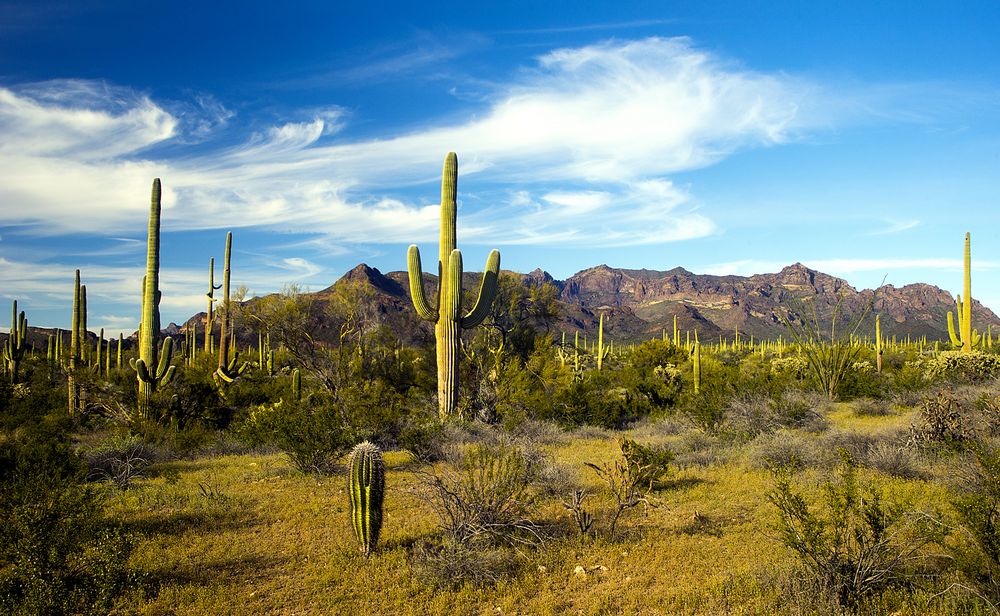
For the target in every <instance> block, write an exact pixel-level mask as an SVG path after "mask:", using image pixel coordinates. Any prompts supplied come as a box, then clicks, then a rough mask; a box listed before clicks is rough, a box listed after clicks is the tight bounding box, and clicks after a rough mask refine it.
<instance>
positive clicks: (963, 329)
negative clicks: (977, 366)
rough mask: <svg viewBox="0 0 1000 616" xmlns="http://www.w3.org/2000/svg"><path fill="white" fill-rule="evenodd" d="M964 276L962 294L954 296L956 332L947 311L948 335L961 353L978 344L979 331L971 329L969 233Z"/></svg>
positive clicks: (952, 320) (966, 236)
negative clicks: (960, 348) (963, 298)
mask: <svg viewBox="0 0 1000 616" xmlns="http://www.w3.org/2000/svg"><path fill="white" fill-rule="evenodd" d="M963 261H964V269H965V276H964V279H963V283H964V284H963V285H962V294H963V295H964V296H965V300H964V301H963V300H962V295H958V296H956V297H955V308H956V310H955V314H956V315H957V317H956V318H957V319H958V334H956V333H955V321H954V319H952V316H951V311H950V310H949V311H948V337H949V338H951V343H952V344H953V345H954V346H961V347H962V352H963V353H968V352H970V351H972V347H975V346H979V342H980V338H979V332H978V331H976V330H974V329H972V250H971V240H970V237H969V234H968V233H966V234H965V254H964V259H963Z"/></svg>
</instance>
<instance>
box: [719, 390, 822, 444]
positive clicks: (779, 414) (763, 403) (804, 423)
mask: <svg viewBox="0 0 1000 616" xmlns="http://www.w3.org/2000/svg"><path fill="white" fill-rule="evenodd" d="M725 415H726V424H725V430H726V432H727V433H729V434H732V435H734V436H736V437H737V438H739V439H743V440H751V439H753V438H755V437H756V436H758V435H759V434H764V433H770V432H774V431H775V430H777V429H779V428H804V429H808V430H809V431H812V432H820V431H822V430H824V429H826V427H827V426H828V424H829V422H828V421H827V420H826V418H824V417H823V416H822V415H821V414H819V413H818V412H816V411H815V410H814V409H813V406H812V402H811V401H810V400H809V399H808V398H806V397H804V396H801V395H798V394H796V393H792V392H785V393H784V394H782V395H779V396H778V397H775V398H771V397H768V396H741V397H734V398H731V399H730V400H729V401H728V403H727V406H726V413H725Z"/></svg>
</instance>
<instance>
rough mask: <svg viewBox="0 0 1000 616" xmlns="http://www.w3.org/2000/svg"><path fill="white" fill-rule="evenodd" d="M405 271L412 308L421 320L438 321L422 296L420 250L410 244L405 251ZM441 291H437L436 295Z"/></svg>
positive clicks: (425, 298)
mask: <svg viewBox="0 0 1000 616" xmlns="http://www.w3.org/2000/svg"><path fill="white" fill-rule="evenodd" d="M406 269H407V273H408V274H409V278H410V296H411V297H412V298H413V308H414V309H416V311H417V314H418V315H420V318H421V319H424V320H427V321H431V322H432V323H433V322H435V321H437V320H438V311H437V310H436V309H434V308H431V306H430V304H428V303H427V297H426V295H425V294H424V279H423V269H422V267H421V263H420V249H419V248H417V245H416V244H412V245H411V246H410V248H409V249H408V250H407V251H406ZM438 278H439V279H440V268H439V271H438ZM440 293H441V291H440V289H438V294H439V295H440Z"/></svg>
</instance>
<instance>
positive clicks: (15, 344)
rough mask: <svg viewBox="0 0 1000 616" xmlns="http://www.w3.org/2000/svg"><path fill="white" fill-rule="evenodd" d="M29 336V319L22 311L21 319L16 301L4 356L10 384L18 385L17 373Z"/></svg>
mask: <svg viewBox="0 0 1000 616" xmlns="http://www.w3.org/2000/svg"><path fill="white" fill-rule="evenodd" d="M27 334H28V319H26V318H25V316H24V311H23V310H22V311H21V317H20V318H18V316H17V300H14V307H13V308H12V309H11V312H10V333H9V334H8V335H7V343H6V344H4V347H3V356H4V359H6V360H7V371H8V372H10V382H11V384H13V385H17V371H18V369H19V368H20V366H21V360H22V359H24V349H25V348H26V347H25V345H24V338H25V336H27Z"/></svg>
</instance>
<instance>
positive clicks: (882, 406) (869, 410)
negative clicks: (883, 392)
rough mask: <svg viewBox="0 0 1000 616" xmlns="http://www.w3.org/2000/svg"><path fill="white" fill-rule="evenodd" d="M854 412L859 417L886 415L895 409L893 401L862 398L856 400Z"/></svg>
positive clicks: (892, 412)
mask: <svg viewBox="0 0 1000 616" xmlns="http://www.w3.org/2000/svg"><path fill="white" fill-rule="evenodd" d="M854 414H855V415H857V416H858V417H886V416H888V415H892V414H894V411H893V409H892V402H891V401H887V400H876V399H874V398H861V399H860V400H855V401H854Z"/></svg>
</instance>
